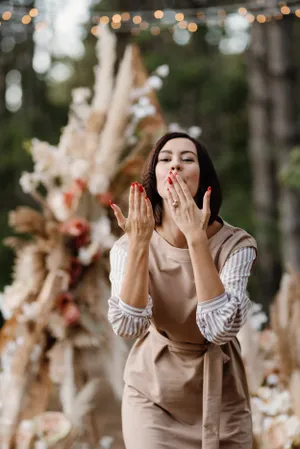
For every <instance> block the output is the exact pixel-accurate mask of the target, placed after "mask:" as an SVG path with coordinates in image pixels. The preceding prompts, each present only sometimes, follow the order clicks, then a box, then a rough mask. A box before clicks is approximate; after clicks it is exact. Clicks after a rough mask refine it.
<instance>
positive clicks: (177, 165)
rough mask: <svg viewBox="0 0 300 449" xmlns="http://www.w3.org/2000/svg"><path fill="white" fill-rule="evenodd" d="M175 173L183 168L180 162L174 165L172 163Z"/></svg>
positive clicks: (172, 169)
mask: <svg viewBox="0 0 300 449" xmlns="http://www.w3.org/2000/svg"><path fill="white" fill-rule="evenodd" d="M170 170H171V171H172V172H173V173H175V172H176V171H180V170H181V168H180V165H179V164H174V165H172V166H171V169H170Z"/></svg>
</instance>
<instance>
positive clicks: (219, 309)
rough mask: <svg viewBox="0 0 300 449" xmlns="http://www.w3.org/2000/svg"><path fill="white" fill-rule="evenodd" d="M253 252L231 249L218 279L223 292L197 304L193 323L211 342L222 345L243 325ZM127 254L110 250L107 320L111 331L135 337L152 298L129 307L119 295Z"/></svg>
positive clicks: (141, 330) (147, 318)
mask: <svg viewBox="0 0 300 449" xmlns="http://www.w3.org/2000/svg"><path fill="white" fill-rule="evenodd" d="M255 257H256V252H255V250H254V249H253V248H252V247H245V248H242V249H239V250H237V251H235V252H233V253H232V254H231V255H230V256H229V257H228V259H227V261H226V262H225V264H224V267H223V269H222V271H221V273H220V279H221V281H222V283H223V285H224V288H225V292H224V293H223V294H222V295H220V296H218V297H216V298H213V299H210V300H209V301H205V302H201V303H198V305H197V309H196V317H195V319H196V323H197V325H198V327H199V329H200V332H201V333H202V335H203V336H204V337H205V338H206V339H207V340H208V341H210V342H212V343H215V344H218V345H222V344H225V343H227V342H228V341H230V340H231V339H232V338H233V337H234V336H235V335H236V334H237V333H238V331H239V330H240V328H241V327H242V326H243V325H244V324H245V322H246V318H247V313H248V311H249V309H250V307H251V305H252V303H251V301H250V299H249V298H248V296H247V292H246V287H247V283H248V277H249V275H250V272H251V268H252V265H253V262H254V260H255ZM126 259H127V253H126V251H125V250H124V249H123V248H121V247H118V245H114V246H113V248H112V249H111V251H110V265H111V271H110V275H109V279H110V282H111V297H110V298H109V300H108V304H109V310H108V320H109V322H110V323H111V325H112V328H113V330H114V332H115V333H116V334H117V335H119V336H121V337H123V338H138V337H141V336H142V335H144V333H145V332H146V331H147V329H148V327H149V325H150V322H151V317H152V304H153V303H152V298H151V296H150V295H148V305H147V306H146V307H145V308H137V307H132V306H130V305H128V304H126V303H125V302H124V301H122V299H121V298H120V291H121V286H122V282H123V278H124V274H125V266H126Z"/></svg>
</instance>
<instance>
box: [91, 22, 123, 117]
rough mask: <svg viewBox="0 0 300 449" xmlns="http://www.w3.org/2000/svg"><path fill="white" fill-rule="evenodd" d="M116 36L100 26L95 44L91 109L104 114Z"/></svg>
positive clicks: (109, 88)
mask: <svg viewBox="0 0 300 449" xmlns="http://www.w3.org/2000/svg"><path fill="white" fill-rule="evenodd" d="M116 42H117V39H116V36H115V35H114V34H113V33H111V32H110V31H109V29H108V27H107V26H101V33H100V35H99V36H98V41H97V44H96V53H97V57H98V65H97V66H96V67H95V87H94V97H93V100H92V109H94V110H97V111H99V112H103V113H106V112H107V110H108V106H109V103H110V100H111V94H112V89H113V80H114V64H115V60H116Z"/></svg>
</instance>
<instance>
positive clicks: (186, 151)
mask: <svg viewBox="0 0 300 449" xmlns="http://www.w3.org/2000/svg"><path fill="white" fill-rule="evenodd" d="M161 153H170V154H172V151H170V150H161ZM184 153H192V154H193V155H194V156H196V154H195V153H194V152H193V151H189V150H185V151H181V152H180V154H184Z"/></svg>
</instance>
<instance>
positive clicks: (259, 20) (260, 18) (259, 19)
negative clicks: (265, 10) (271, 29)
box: [256, 14, 266, 23]
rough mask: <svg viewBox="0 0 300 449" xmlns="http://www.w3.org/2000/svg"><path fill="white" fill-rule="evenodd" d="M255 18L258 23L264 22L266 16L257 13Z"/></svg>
mask: <svg viewBox="0 0 300 449" xmlns="http://www.w3.org/2000/svg"><path fill="white" fill-rule="evenodd" d="M256 20H257V21H258V22H259V23H265V22H266V17H265V16H264V15H263V14H258V16H257V17H256Z"/></svg>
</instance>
